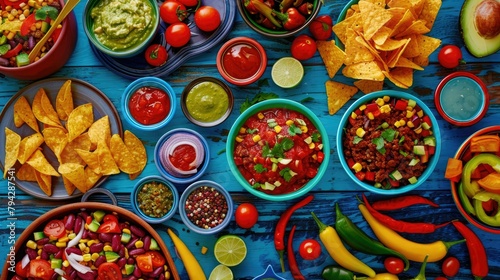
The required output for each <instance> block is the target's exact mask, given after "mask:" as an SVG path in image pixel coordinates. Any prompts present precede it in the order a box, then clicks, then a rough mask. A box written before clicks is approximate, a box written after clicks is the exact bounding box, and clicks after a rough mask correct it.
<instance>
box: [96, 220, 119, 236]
mask: <svg viewBox="0 0 500 280" xmlns="http://www.w3.org/2000/svg"><path fill="white" fill-rule="evenodd" d="M121 232H122V230H121V229H120V225H119V224H118V220H107V221H104V222H103V223H102V224H101V225H100V226H99V228H98V229H97V233H121Z"/></svg>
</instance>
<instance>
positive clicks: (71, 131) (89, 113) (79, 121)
mask: <svg viewBox="0 0 500 280" xmlns="http://www.w3.org/2000/svg"><path fill="white" fill-rule="evenodd" d="M93 122H94V111H93V107H92V103H86V104H83V105H80V106H78V107H76V108H75V109H74V110H73V111H71V113H70V114H69V116H68V122H67V123H66V129H67V130H68V141H69V142H71V141H73V139H75V138H76V137H78V136H80V135H81V134H82V133H83V132H85V131H86V130H87V129H88V128H89V127H90V126H91V125H92V123H93Z"/></svg>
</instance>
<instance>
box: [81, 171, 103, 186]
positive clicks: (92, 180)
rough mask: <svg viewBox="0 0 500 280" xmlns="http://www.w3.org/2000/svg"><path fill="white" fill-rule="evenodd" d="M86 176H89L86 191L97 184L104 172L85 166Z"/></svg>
mask: <svg viewBox="0 0 500 280" xmlns="http://www.w3.org/2000/svg"><path fill="white" fill-rule="evenodd" d="M85 177H86V178H87V186H86V190H85V191H88V190H90V189H91V188H93V187H94V186H95V184H97V182H98V181H99V179H101V177H102V174H98V173H95V172H94V171H92V169H90V168H89V167H88V166H87V167H86V168H85Z"/></svg>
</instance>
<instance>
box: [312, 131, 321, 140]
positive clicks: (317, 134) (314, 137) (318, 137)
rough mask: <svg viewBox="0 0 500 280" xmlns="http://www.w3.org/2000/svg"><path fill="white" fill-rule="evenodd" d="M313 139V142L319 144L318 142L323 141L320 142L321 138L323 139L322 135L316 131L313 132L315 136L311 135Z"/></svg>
mask: <svg viewBox="0 0 500 280" xmlns="http://www.w3.org/2000/svg"><path fill="white" fill-rule="evenodd" d="M311 138H312V141H313V142H315V143H317V142H319V141H321V140H320V138H321V133H319V132H317V131H315V132H313V134H311Z"/></svg>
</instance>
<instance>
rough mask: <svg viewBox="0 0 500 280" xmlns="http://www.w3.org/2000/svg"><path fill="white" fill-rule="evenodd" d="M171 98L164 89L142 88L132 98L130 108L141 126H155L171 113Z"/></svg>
mask: <svg viewBox="0 0 500 280" xmlns="http://www.w3.org/2000/svg"><path fill="white" fill-rule="evenodd" d="M170 102H171V101H170V98H169V97H168V94H167V93H166V92H165V91H163V90H162V89H159V88H155V87H141V88H139V89H138V90H136V91H135V92H134V93H133V94H132V96H131V97H130V100H129V104H128V108H129V110H130V114H132V117H133V118H134V119H135V120H136V121H137V122H139V123H141V124H145V125H148V124H155V123H159V122H161V121H162V120H164V119H165V118H166V117H167V115H168V113H169V112H170Z"/></svg>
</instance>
